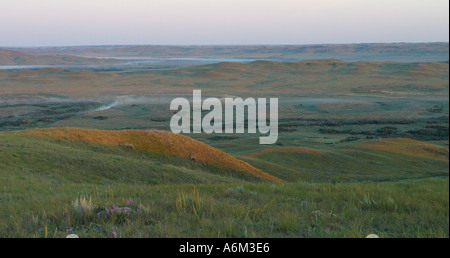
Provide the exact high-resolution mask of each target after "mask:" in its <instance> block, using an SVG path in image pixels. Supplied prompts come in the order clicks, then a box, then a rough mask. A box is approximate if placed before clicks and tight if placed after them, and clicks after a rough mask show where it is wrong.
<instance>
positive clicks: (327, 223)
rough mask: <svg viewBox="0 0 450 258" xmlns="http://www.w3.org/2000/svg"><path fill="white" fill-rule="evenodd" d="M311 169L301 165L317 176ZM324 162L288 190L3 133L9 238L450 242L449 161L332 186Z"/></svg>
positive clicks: (188, 165) (2, 226)
mask: <svg viewBox="0 0 450 258" xmlns="http://www.w3.org/2000/svg"><path fill="white" fill-rule="evenodd" d="M80 132H81V131H80ZM319 153H321V152H319ZM380 153H381V152H379V151H378V156H377V157H380ZM383 153H385V154H384V155H387V156H389V155H394V154H392V153H389V152H383ZM263 154H264V155H277V153H276V152H268V153H263ZM282 154H283V155H284V154H288V155H289V154H292V153H291V152H287V153H284V152H282ZM293 154H296V153H293ZM297 155H300V154H297ZM302 155H306V154H305V153H302ZM308 155H309V154H308ZM311 155H316V154H311ZM262 157H263V156H258V158H262ZM399 157H400V156H393V157H392V158H393V159H395V160H396V161H398V160H399ZM358 158H360V157H358ZM414 158H416V159H417V157H414ZM308 159H310V160H311V158H310V157H309V156H306V157H305V159H304V160H303V162H302V161H301V160H300V161H299V162H300V163H302V165H303V166H304V167H305V168H308V166H311V163H308V162H305V161H306V160H308ZM282 160H284V161H285V164H286V168H287V167H288V165H290V166H291V167H294V165H293V164H290V163H289V162H290V161H289V159H288V158H286V157H282ZM363 160H365V159H363ZM426 160H428V159H424V160H422V161H426ZM271 162H273V160H272V161H271ZM311 162H313V163H314V161H312V160H311ZM316 162H322V163H321V169H322V170H317V171H316V175H317V177H316V178H313V179H307V178H306V179H302V175H304V174H305V173H296V174H295V173H293V174H292V175H291V176H294V178H289V176H288V177H286V174H284V173H285V172H283V171H285V170H283V169H284V168H282V169H280V168H279V169H278V170H277V171H279V173H278V175H279V176H280V178H283V177H284V178H283V180H285V182H284V183H282V184H279V183H271V182H268V181H267V180H266V181H262V180H261V179H260V178H258V177H255V176H253V175H252V174H250V173H243V172H241V171H236V170H232V169H230V168H224V167H220V166H216V165H211V164H207V163H203V162H198V161H193V160H191V159H189V158H184V157H178V156H174V155H163V154H158V153H152V152H149V151H144V150H139V149H130V148H127V147H123V146H118V145H105V144H103V145H102V144H96V143H92V142H86V141H79V140H74V139H58V138H49V137H38V136H30V135H20V134H18V133H11V132H4V133H1V134H0V186H1V188H0V202H1V203H0V204H1V207H2V208H1V209H0V237H65V236H66V235H67V234H69V233H75V234H78V235H80V236H81V237H365V236H366V235H368V234H371V233H375V234H378V235H380V236H381V237H448V236H449V180H448V161H447V162H445V161H442V160H436V162H438V163H436V164H434V167H433V166H431V167H430V166H429V165H424V166H423V167H419V168H418V169H417V171H409V172H408V170H409V168H408V166H406V163H407V162H411V161H405V162H404V163H402V162H401V163H396V162H393V161H392V160H388V161H387V162H388V163H385V164H384V165H383V168H384V169H385V170H376V169H366V167H364V168H365V169H362V166H359V168H361V169H362V170H361V171H360V175H361V178H360V179H359V181H360V182H358V183H344V182H345V181H346V180H344V179H345V178H329V177H328V176H329V175H334V174H335V173H330V174H327V173H328V172H327V167H328V166H333V165H334V163H333V162H330V163H323V160H321V159H319V160H317V161H316ZM389 164H391V165H393V164H397V165H396V166H394V167H392V168H390V169H388V167H389ZM344 165H348V164H344ZM413 166H415V165H414V164H413ZM347 167H348V168H351V166H347ZM353 168H354V169H357V168H358V167H353ZM427 168H429V169H438V170H443V169H445V168H447V174H445V173H444V172H442V173H441V174H439V175H441V176H440V178H430V177H436V176H438V175H437V174H435V172H433V171H428V172H427ZM274 171H275V170H274ZM287 171H288V172H290V171H289V170H287ZM398 171H403V172H401V176H400V177H399V176H398V175H397V173H399V172H398ZM275 172H276V171H275ZM425 177H427V178H425ZM350 178H355V177H354V176H353V175H352V176H350ZM370 178H372V179H374V178H377V179H378V181H391V180H394V181H395V182H369V181H377V180H371V179H370ZM411 178H423V179H418V180H414V179H411ZM315 180H317V181H321V182H319V183H314V182H313V181H315ZM288 181H291V182H288Z"/></svg>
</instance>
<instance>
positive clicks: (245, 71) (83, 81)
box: [0, 59, 449, 97]
mask: <svg viewBox="0 0 450 258" xmlns="http://www.w3.org/2000/svg"><path fill="white" fill-rule="evenodd" d="M448 79H449V65H448V63H445V62H433V63H423V62H421V63H415V62H412V63H411V62H409V63H403V62H377V61H360V62H345V61H341V60H336V59H321V60H308V61H301V62H278V61H255V62H251V63H246V64H244V63H233V62H226V63H218V64H211V65H202V66H192V67H187V68H183V69H176V70H147V71H130V72H125V73H123V72H122V73H116V72H93V71H90V72H76V71H73V70H64V69H42V70H37V71H31V72H30V71H6V70H3V71H2V70H0V81H1V83H2V87H1V88H0V95H6V94H30V92H39V93H44V94H56V95H61V96H104V95H109V96H114V95H116V96H117V95H154V94H177V95H180V94H188V95H191V94H192V90H193V89H199V88H201V89H202V90H203V93H204V94H205V95H211V96H217V97H221V96H228V95H230V94H231V95H233V94H235V95H237V94H239V95H242V96H245V95H250V94H251V95H258V94H265V95H268V94H271V95H273V96H280V95H283V94H284V95H299V96H305V95H321V96H324V95H336V94H337V95H349V94H351V95H378V96H379V95H384V96H395V97H398V96H425V95H426V96H430V95H440V96H448V86H449V85H448Z"/></svg>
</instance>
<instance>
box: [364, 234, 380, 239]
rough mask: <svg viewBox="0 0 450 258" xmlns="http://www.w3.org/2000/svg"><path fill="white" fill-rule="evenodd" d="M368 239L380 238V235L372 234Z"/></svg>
mask: <svg viewBox="0 0 450 258" xmlns="http://www.w3.org/2000/svg"><path fill="white" fill-rule="evenodd" d="M366 238H380V237H379V236H378V235H375V234H370V235H368V236H367V237H366Z"/></svg>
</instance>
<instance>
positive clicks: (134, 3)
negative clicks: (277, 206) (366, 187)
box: [0, 0, 449, 47]
mask: <svg viewBox="0 0 450 258" xmlns="http://www.w3.org/2000/svg"><path fill="white" fill-rule="evenodd" d="M448 41H449V1H448V0H309V1H305V0H39V1H38V0H0V46H5V47H7V46H16V47H19V46H20V47H24V46H74V45H132V44H152V45H248V44H339V43H376V42H448Z"/></svg>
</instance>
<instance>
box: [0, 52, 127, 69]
mask: <svg viewBox="0 0 450 258" xmlns="http://www.w3.org/2000/svg"><path fill="white" fill-rule="evenodd" d="M122 62H123V61H120V60H115V59H110V58H109V59H108V58H86V57H79V56H73V55H65V54H45V55H44V54H32V53H25V52H22V51H17V50H9V49H0V65H10V66H14V65H105V64H114V63H122Z"/></svg>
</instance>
